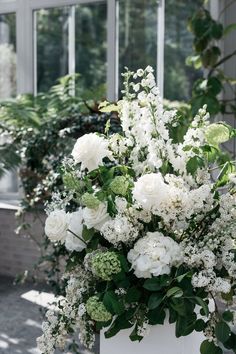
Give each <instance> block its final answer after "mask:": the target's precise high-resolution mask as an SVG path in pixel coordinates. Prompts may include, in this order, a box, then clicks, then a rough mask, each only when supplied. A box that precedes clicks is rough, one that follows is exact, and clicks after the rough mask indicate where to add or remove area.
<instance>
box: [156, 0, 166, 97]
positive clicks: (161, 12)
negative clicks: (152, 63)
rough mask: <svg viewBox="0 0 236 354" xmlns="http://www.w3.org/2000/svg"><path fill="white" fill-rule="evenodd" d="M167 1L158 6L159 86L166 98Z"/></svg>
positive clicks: (160, 0) (159, 2)
mask: <svg viewBox="0 0 236 354" xmlns="http://www.w3.org/2000/svg"><path fill="white" fill-rule="evenodd" d="M164 51H165V0H159V1H158V5H157V73H156V75H157V85H158V87H159V90H160V95H161V97H163V96H164Z"/></svg>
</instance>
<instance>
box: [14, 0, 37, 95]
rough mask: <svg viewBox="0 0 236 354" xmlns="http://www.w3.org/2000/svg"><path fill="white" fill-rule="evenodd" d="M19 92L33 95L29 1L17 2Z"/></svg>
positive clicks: (31, 26)
mask: <svg viewBox="0 0 236 354" xmlns="http://www.w3.org/2000/svg"><path fill="white" fill-rule="evenodd" d="M16 29H17V92H18V93H19V94H20V93H33V91H34V85H33V77H34V68H33V62H34V59H33V52H34V50H33V42H34V28H33V11H32V9H31V8H30V4H29V0H17V18H16Z"/></svg>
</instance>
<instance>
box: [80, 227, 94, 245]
mask: <svg viewBox="0 0 236 354" xmlns="http://www.w3.org/2000/svg"><path fill="white" fill-rule="evenodd" d="M94 234H95V230H94V229H93V228H91V229H88V228H87V226H85V225H84V227H83V231H82V237H83V239H84V240H85V241H90V240H91V239H92V237H93V235H94Z"/></svg>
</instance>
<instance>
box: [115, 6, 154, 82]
mask: <svg viewBox="0 0 236 354" xmlns="http://www.w3.org/2000/svg"><path fill="white" fill-rule="evenodd" d="M157 10H158V5H157V1H156V0H120V1H119V79H120V74H121V73H122V72H124V68H125V67H128V68H129V69H130V70H137V69H139V68H143V67H146V66H147V65H151V66H152V67H153V68H154V70H155V71H156V69H157ZM120 80H122V78H121V79H120ZM121 85H122V82H120V83H119V86H120V88H121Z"/></svg>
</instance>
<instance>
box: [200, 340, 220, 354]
mask: <svg viewBox="0 0 236 354" xmlns="http://www.w3.org/2000/svg"><path fill="white" fill-rule="evenodd" d="M200 353H201V354H223V351H222V349H221V348H220V347H217V346H216V345H215V344H214V343H213V342H208V340H204V342H202V344H201V347H200Z"/></svg>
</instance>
